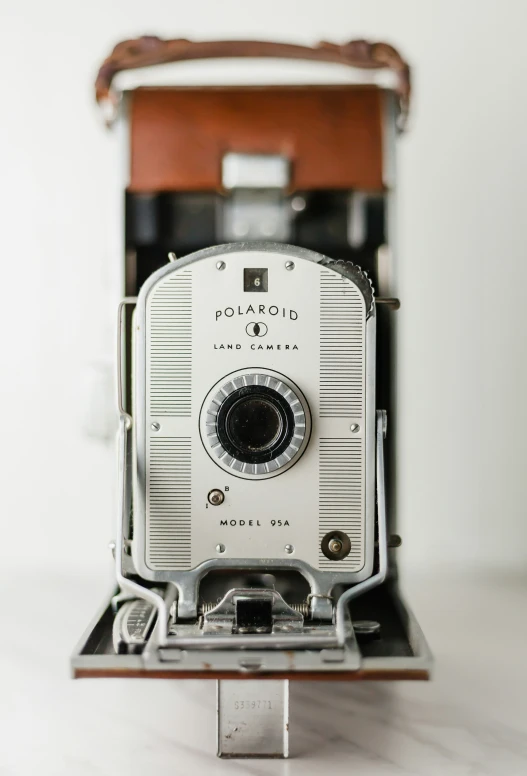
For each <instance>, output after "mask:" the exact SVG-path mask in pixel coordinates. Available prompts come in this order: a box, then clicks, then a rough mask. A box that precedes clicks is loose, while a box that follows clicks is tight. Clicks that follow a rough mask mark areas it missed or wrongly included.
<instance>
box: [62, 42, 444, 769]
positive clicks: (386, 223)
mask: <svg viewBox="0 0 527 776" xmlns="http://www.w3.org/2000/svg"><path fill="white" fill-rule="evenodd" d="M156 41H157V42H156ZM132 43H133V45H132ZM205 56H211V57H212V56H215V57H218V56H282V57H284V56H285V57H299V58H305V59H312V60H322V61H330V62H341V63H344V64H347V65H349V66H351V67H352V68H353V69H354V72H355V71H357V72H361V73H362V72H363V69H366V71H367V72H368V73H372V72H373V73H377V72H379V73H385V72H386V70H389V71H391V72H392V73H395V75H396V81H395V84H392V86H386V85H382V84H379V83H378V82H376V81H374V80H370V82H367V83H362V84H360V85H357V84H347V85H345V86H339V87H333V86H327V85H319V86H313V87H309V88H307V87H298V86H293V87H268V88H262V87H258V88H250V87H243V88H242V87H225V88H218V87H216V88H215V89H210V90H208V89H207V88H203V87H201V88H178V87H174V88H168V89H167V88H166V87H165V88H162V89H157V88H152V85H151V84H150V85H149V87H148V88H144V86H143V85H141V84H139V85H138V86H137V87H136V88H130V85H128V88H127V89H126V90H125V91H124V94H123V95H122V97H121V103H120V107H119V110H118V111H117V113H116V120H117V124H118V126H119V127H120V136H121V137H122V138H123V137H124V140H125V147H126V149H127V154H128V163H127V166H126V170H125V174H124V187H125V188H126V199H125V224H126V231H125V235H124V236H123V237H124V239H123V243H122V248H123V256H124V272H123V277H124V286H125V287H124V290H125V293H126V298H125V299H124V301H123V302H122V303H121V305H120V307H119V337H118V341H119V353H118V366H119V376H118V386H119V408H120V431H119V512H118V521H117V531H116V541H115V545H114V555H115V564H116V580H117V585H118V589H117V591H116V592H115V595H114V596H113V597H112V599H111V601H110V602H106V603H105V606H104V609H103V611H102V612H101V613H100V614H99V615H98V616H97V618H96V620H95V622H94V623H93V624H92V625H91V626H90V627H89V629H88V631H87V633H86V634H85V636H84V637H83V639H82V641H81V643H80V645H79V647H78V650H77V652H76V654H75V655H74V657H73V668H74V674H75V676H78V677H89V676H99V677H101V676H128V677H130V676H136V677H138V678H139V677H145V676H158V677H164V678H170V679H183V678H203V679H217V680H220V681H219V682H218V715H219V716H218V753H219V754H220V756H255V755H257V756H287V754H288V703H287V692H288V689H287V688H288V681H289V680H294V679H303V680H306V679H307V680H309V679H327V678H332V679H337V680H341V681H347V680H358V679H405V678H414V679H416V678H417V679H426V678H428V675H429V668H430V663H431V659H430V653H429V650H428V647H427V645H426V642H425V640H424V638H423V636H422V633H421V631H420V629H419V626H418V625H417V622H416V621H415V619H414V617H413V616H412V614H411V612H410V611H409V609H408V607H407V606H406V605H405V603H404V602H403V601H402V599H401V596H400V593H399V589H398V584H397V565H396V557H395V555H396V548H397V547H398V546H399V544H400V541H401V540H400V537H399V535H398V534H397V532H396V522H395V464H396V454H395V452H396V451H395V446H394V439H395V434H394V431H393V429H394V426H395V401H394V392H395V379H394V362H395V359H394V343H395V333H394V332H395V317H396V314H397V310H398V309H399V306H400V304H399V300H398V299H397V296H396V294H395V280H394V253H393V247H392V243H393V240H392V232H393V220H394V215H393V214H394V210H393V202H394V194H395V177H394V170H393V155H394V142H395V137H396V133H397V127H398V126H400V124H401V121H402V119H403V118H404V116H405V114H406V110H407V107H408V95H409V81H408V67H407V65H406V64H405V63H404V61H403V60H402V59H401V58H400V56H399V55H398V54H397V52H396V51H395V50H394V49H393V48H392V47H389V46H385V44H366V43H365V42H364V41H358V42H356V43H351V44H347V45H346V46H343V47H337V46H334V47H331V46H330V45H329V44H323V45H321V46H319V47H316V48H314V49H307V48H303V47H297V46H287V45H284V44H271V43H262V42H245V43H244V42H240V41H238V42H235V43H233V42H230V43H229V42H210V43H207V44H204V43H196V44H193V43H189V42H188V41H160V40H159V39H151V38H147V39H141V40H140V41H135V42H129V41H128V42H126V43H124V44H120V45H119V46H118V47H116V49H115V51H114V52H113V54H112V55H111V56H110V57H109V59H108V60H107V62H106V63H105V64H104V65H103V67H102V68H101V73H100V76H99V79H98V82H97V88H98V96H99V98H100V99H103V98H106V97H108V95H110V94H111V92H110V83H111V81H112V78H113V76H114V75H115V74H117V73H118V72H119V71H121V70H123V69H128V68H136V67H141V66H143V65H155V64H158V63H166V62H170V61H176V60H178V59H192V58H203V57H205ZM112 104H113V105H114V106H115V104H116V101H115V96H114V98H113V103H112ZM257 116H258V117H259V118H258V120H256V118H255V117H257ZM315 129H316V131H315ZM153 138H156V140H157V142H153V140H152V139H153ZM284 149H285V150H284ZM293 244H294V245H296V246H297V247H294V245H293ZM167 256H168V259H167ZM387 431H388V432H389V433H387ZM385 438H386V440H385ZM262 679H265V680H266V681H264V682H262V681H261V680H262Z"/></svg>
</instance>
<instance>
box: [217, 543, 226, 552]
mask: <svg viewBox="0 0 527 776" xmlns="http://www.w3.org/2000/svg"><path fill="white" fill-rule="evenodd" d="M216 552H225V545H224V544H217V545H216Z"/></svg>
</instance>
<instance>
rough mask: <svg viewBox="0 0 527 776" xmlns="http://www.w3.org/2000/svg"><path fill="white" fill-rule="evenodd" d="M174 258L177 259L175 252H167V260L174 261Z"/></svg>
mask: <svg viewBox="0 0 527 776" xmlns="http://www.w3.org/2000/svg"><path fill="white" fill-rule="evenodd" d="M176 259H177V256H176V254H175V253H172V252H170V253H169V254H168V260H169V261H176Z"/></svg>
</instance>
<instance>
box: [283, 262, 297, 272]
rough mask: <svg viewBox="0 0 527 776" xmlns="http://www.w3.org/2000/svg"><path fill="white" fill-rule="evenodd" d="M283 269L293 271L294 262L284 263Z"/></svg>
mask: <svg viewBox="0 0 527 776" xmlns="http://www.w3.org/2000/svg"><path fill="white" fill-rule="evenodd" d="M285 268H286V269H289V270H291V269H294V268H295V262H294V261H286V263H285Z"/></svg>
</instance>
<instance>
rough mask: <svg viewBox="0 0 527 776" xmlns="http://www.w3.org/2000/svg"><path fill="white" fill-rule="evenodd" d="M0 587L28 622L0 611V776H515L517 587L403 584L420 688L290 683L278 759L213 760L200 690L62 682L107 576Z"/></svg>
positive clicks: (526, 749) (524, 674)
mask: <svg viewBox="0 0 527 776" xmlns="http://www.w3.org/2000/svg"><path fill="white" fill-rule="evenodd" d="M103 576H104V575H103ZM1 581H2V588H3V590H4V591H10V590H11V591H17V592H18V593H20V594H21V596H22V600H24V601H25V603H26V604H27V606H28V607H29V609H28V611H29V612H30V616H29V617H27V616H26V617H22V615H21V611H20V609H19V608H17V607H16V606H15V605H14V603H4V605H3V607H2V614H3V617H2V621H3V622H2V637H1V640H0V775H1V776H15V775H16V776H22V775H23V776H29V775H30V774H31V776H33V775H34V774H39V776H94V775H95V774H97V775H98V774H101V775H102V776H121V774H123V776H124V775H126V776H139V775H141V776H143V774H145V773H148V774H149V775H150V776H169V774H170V776H174V774H178V776H179V774H181V775H182V776H188V775H189V774H202V773H207V774H218V775H219V774H228V773H229V774H230V773H232V774H255V775H256V774H262V775H263V774H283V775H284V776H294V775H296V774H302V776H310V774H320V773H324V774H327V776H334V775H335V776H336V775H337V774H360V776H369V775H370V774H375V776H388V775H390V776H392V775H393V776H402V775H403V774H418V775H419V776H476V775H479V774H482V776H490V775H492V776H494V774H496V776H525V774H527V700H526V699H527V650H526V643H527V618H526V611H527V606H526V605H527V580H525V579H524V580H520V579H517V578H516V579H512V578H503V577H500V578H492V577H488V576H487V577H481V578H479V579H478V578H474V577H471V578H456V579H454V580H452V581H450V582H449V583H448V584H446V585H445V584H444V583H443V582H442V581H441V579H440V578H439V577H438V576H434V577H433V578H432V577H426V576H419V577H415V578H409V579H408V580H407V581H406V584H405V586H404V588H405V592H406V595H407V598H408V600H409V602H410V603H411V605H412V606H413V608H414V610H415V612H416V614H417V615H418V619H419V621H420V623H421V625H422V626H423V628H424V630H425V633H426V635H427V637H428V639H429V641H430V644H431V646H432V649H433V651H434V653H435V658H436V668H435V673H434V679H433V681H432V682H430V683H411V682H404V683H403V682H399V683H391V684H389V683H356V684H354V683H350V684H342V685H339V684H335V683H319V682H314V683H308V682H299V683H291V746H292V754H293V758H292V759H290V760H288V761H266V760H249V761H247V760H245V761H241V760H240V761H233V760H230V761H221V760H218V759H217V758H216V757H215V686H214V682H212V681H211V682H205V681H202V682H198V681H181V682H176V681H161V680H150V681H138V680H119V679H117V680H83V681H76V682H74V681H71V679H70V678H69V665H68V656H69V652H70V651H71V650H72V649H73V647H74V644H75V642H76V641H77V639H78V637H79V636H80V634H81V632H82V631H83V629H84V627H85V626H86V624H87V622H88V620H89V619H90V618H91V617H92V615H93V613H94V611H95V609H96V608H97V607H98V606H99V605H100V603H101V598H102V597H103V595H104V592H105V590H107V588H108V584H107V583H108V582H109V578H107V579H103V578H101V577H98V578H95V579H90V578H88V576H86V575H83V574H81V573H80V572H79V571H76V572H73V571H66V570H64V571H62V572H60V571H57V570H56V571H54V572H53V573H50V572H49V571H48V572H47V573H44V572H43V573H41V574H40V575H38V576H37V575H35V577H34V578H33V579H32V580H27V581H24V580H23V579H21V578H19V577H17V576H15V575H13V574H8V573H7V572H6V571H4V572H2V575H1ZM4 600H5V599H4Z"/></svg>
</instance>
